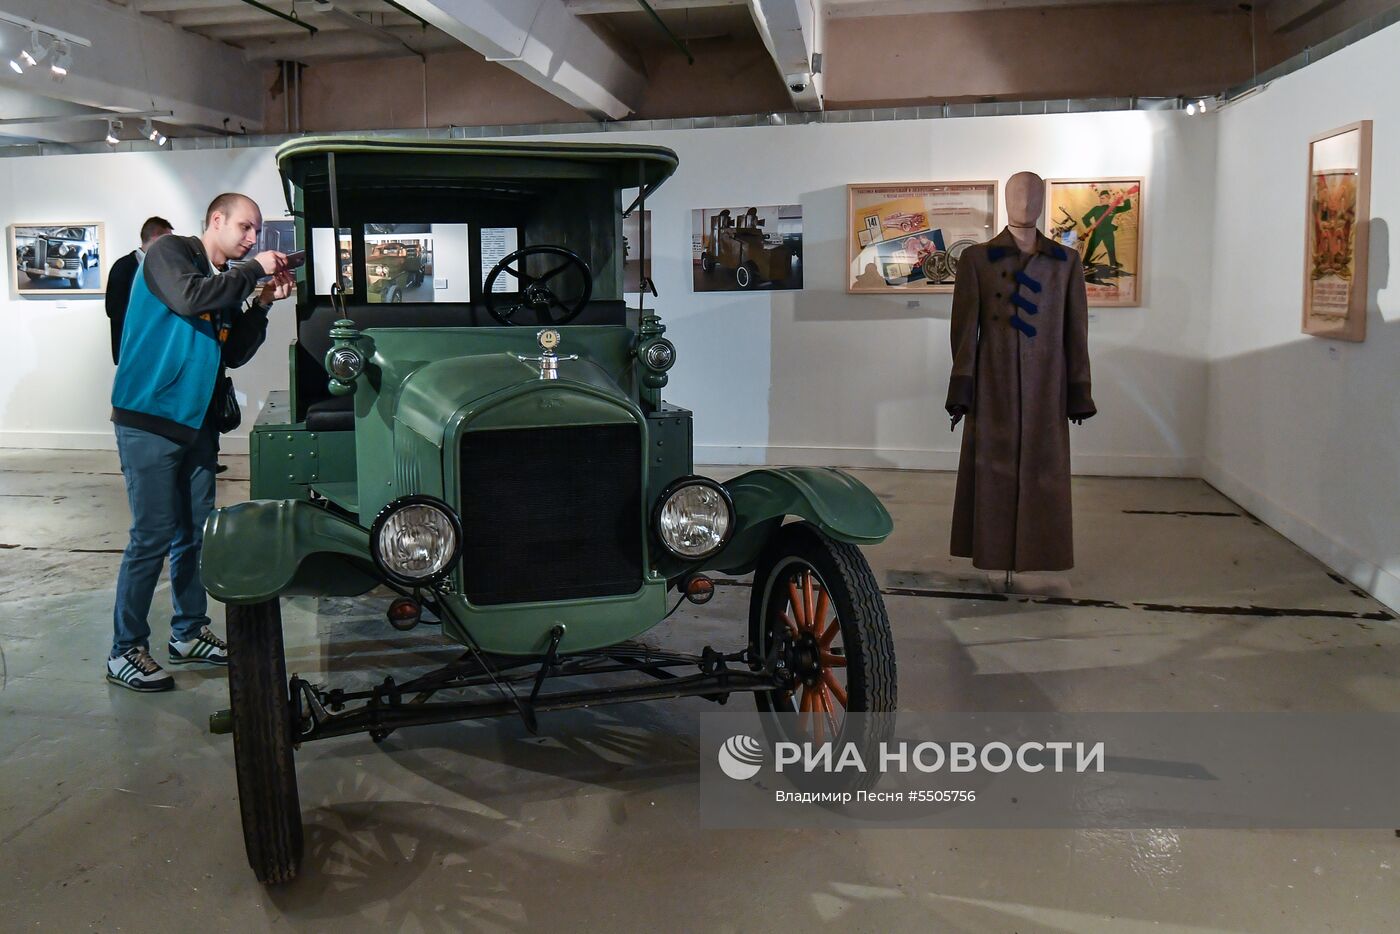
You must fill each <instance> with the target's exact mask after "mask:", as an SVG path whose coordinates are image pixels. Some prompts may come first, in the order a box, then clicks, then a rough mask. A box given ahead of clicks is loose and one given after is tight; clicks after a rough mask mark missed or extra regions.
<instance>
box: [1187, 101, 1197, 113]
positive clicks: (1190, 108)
mask: <svg viewBox="0 0 1400 934" xmlns="http://www.w3.org/2000/svg"><path fill="white" fill-rule="evenodd" d="M1186 116H1188V117H1194V116H1196V102H1195V101H1192V102H1191V103H1189V104H1187V105H1186Z"/></svg>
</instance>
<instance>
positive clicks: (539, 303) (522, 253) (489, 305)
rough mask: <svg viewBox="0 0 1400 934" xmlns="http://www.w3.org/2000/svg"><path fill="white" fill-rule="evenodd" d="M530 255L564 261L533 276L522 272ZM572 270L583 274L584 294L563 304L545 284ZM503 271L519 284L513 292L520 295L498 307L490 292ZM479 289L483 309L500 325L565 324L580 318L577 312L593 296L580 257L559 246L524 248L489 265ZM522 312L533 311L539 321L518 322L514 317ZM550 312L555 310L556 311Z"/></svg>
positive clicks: (589, 274) (588, 272)
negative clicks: (484, 304)
mask: <svg viewBox="0 0 1400 934" xmlns="http://www.w3.org/2000/svg"><path fill="white" fill-rule="evenodd" d="M530 256H557V257H562V259H563V262H561V263H559V264H558V265H556V266H555V267H554V268H552V269H550V270H549V271H548V272H546V273H545V274H544V275H542V276H532V275H530V274H529V273H527V272H526V271H525V262H524V261H525V259H526V258H527V257H530ZM575 268H576V269H578V271H579V272H581V273H582V274H583V294H582V295H581V296H579V297H578V298H577V299H574V300H572V301H565V300H563V299H561V298H559V296H557V295H555V294H554V292H553V290H552V289H551V288H550V287H549V285H548V283H549V281H550V280H551V279H554V277H556V276H558V275H559V274H560V273H562V272H564V271H565V270H567V269H575ZM503 272H508V273H510V274H511V275H512V276H514V277H515V279H516V282H517V283H518V285H519V289H518V290H516V291H518V293H519V296H518V298H515V299H513V300H511V301H510V302H502V303H501V304H500V305H499V306H498V305H497V293H496V292H494V291H493V286H495V284H496V278H497V277H498V276H500V274H501V273H503ZM481 288H482V292H483V293H484V297H485V299H486V310H487V311H488V312H489V313H490V315H491V317H493V318H495V319H496V320H497V321H499V322H500V323H501V324H506V325H511V324H518V325H525V324H527V323H528V324H529V325H532V326H533V325H538V324H568V323H569V322H570V321H572V320H574V319H575V318H577V317H578V316H579V312H581V311H583V308H584V306H585V305H587V304H588V300H589V299H590V298H592V296H593V271H592V270H591V269H589V268H588V264H587V263H585V262H584V261H583V257H581V256H579V255H578V254H577V253H575V252H574V251H573V250H566V249H565V248H564V247H562V246H543V245H541V246H527V247H525V248H524V249H520V250H516V251H515V252H514V253H511V254H510V255H508V256H505V257H503V258H502V259H501V261H500V262H498V263H497V264H496V265H494V266H492V267H491V272H490V273H489V274H488V275H487V276H486V282H485V283H483V284H482V287H481ZM522 309H529V310H531V311H533V312H534V313H535V315H536V317H537V319H538V320H536V321H531V322H525V321H517V320H516V319H515V316H516V314H517V313H518V312H520V311H521V310H522ZM553 309H558V312H557V313H556V312H555V311H553Z"/></svg>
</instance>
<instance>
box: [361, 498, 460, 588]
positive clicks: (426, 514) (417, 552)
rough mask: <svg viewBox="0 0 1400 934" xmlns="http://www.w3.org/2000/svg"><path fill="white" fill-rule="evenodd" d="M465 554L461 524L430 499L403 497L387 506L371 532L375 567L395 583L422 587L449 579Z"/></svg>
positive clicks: (455, 517)
mask: <svg viewBox="0 0 1400 934" xmlns="http://www.w3.org/2000/svg"><path fill="white" fill-rule="evenodd" d="M461 550H462V523H461V522H460V521H458V519H457V516H456V515H455V514H454V513H453V512H452V509H451V507H449V506H448V505H447V504H446V503H444V502H443V501H442V500H440V499H436V498H434V497H431V496H423V495H414V496H402V497H399V498H398V499H396V500H394V501H393V502H392V503H390V504H389V505H387V506H385V507H384V509H383V510H381V511H380V513H379V515H378V516H377V517H376V518H375V520H374V525H373V526H371V528H370V532H369V552H370V556H371V557H372V558H374V563H375V565H376V566H377V567H378V568H379V570H381V571H383V572H384V576H386V577H388V578H389V579H390V580H392V581H394V582H395V583H399V584H403V585H405V586H409V587H419V586H424V585H427V584H432V583H435V582H437V581H439V580H441V579H442V578H444V577H446V576H447V575H448V573H450V572H451V570H452V565H453V563H454V562H455V561H456V560H457V556H458V555H459V554H460V553H461Z"/></svg>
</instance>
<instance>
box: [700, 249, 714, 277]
mask: <svg viewBox="0 0 1400 934" xmlns="http://www.w3.org/2000/svg"><path fill="white" fill-rule="evenodd" d="M700 268H701V269H703V270H704V271H705V272H714V269H715V258H714V257H713V256H711V255H710V254H709V253H701V254H700Z"/></svg>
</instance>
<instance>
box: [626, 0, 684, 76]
mask: <svg viewBox="0 0 1400 934" xmlns="http://www.w3.org/2000/svg"><path fill="white" fill-rule="evenodd" d="M637 3H639V4H641V7H642V9H643V10H646V11H647V13H648V15H650V16H651V19H652V22H654V23H656V25H657V26H658V27H659V28H660V29H661V31H662V32H664V33H665V34H666V35H668V36H670V37H671V41H672V42H674V43H675V44H676V48H678V49H680V50H681V54H682V55H684V56H685V60H686V61H687V62H689V63H690V64H692V65H694V64H695V56H694V55H691V54H690V49H688V48H687V47H686V44H685V42H684V41H682V40H681V37H680V36H678V35H676V34H675V33H673V32H671V28H670V27H669V26H667V25H666V21H665V20H663V19H662V18H661V14H660V13H657V12H656V11H655V10H654V9H652V7H651V4H650V3H647V0H637Z"/></svg>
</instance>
